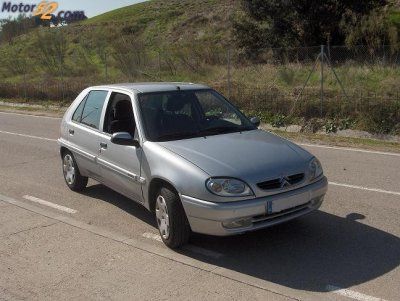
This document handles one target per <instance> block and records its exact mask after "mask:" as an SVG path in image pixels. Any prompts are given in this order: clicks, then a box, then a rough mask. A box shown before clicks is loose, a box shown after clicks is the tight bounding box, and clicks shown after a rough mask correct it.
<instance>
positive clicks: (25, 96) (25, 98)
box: [24, 69, 28, 101]
mask: <svg viewBox="0 0 400 301" xmlns="http://www.w3.org/2000/svg"><path fill="white" fill-rule="evenodd" d="M26 72H27V70H26V69H24V100H25V101H26V100H27V99H28V92H27V87H26V85H27V83H26Z"/></svg>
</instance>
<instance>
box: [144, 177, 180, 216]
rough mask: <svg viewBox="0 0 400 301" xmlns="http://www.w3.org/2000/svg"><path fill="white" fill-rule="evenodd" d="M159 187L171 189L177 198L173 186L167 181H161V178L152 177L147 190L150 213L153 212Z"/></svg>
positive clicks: (176, 191)
mask: <svg viewBox="0 0 400 301" xmlns="http://www.w3.org/2000/svg"><path fill="white" fill-rule="evenodd" d="M161 187H167V188H169V189H171V190H172V191H174V192H175V193H176V194H177V195H178V197H179V192H178V190H177V189H176V188H175V186H174V185H173V184H172V183H171V182H169V181H168V180H166V179H163V178H161V177H154V178H153V179H151V181H150V184H149V190H148V202H149V210H150V211H151V212H154V211H155V204H156V196H157V193H158V191H159V190H160V188H161Z"/></svg>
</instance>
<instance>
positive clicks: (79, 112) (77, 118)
mask: <svg viewBox="0 0 400 301" xmlns="http://www.w3.org/2000/svg"><path fill="white" fill-rule="evenodd" d="M86 98H87V97H85V98H84V99H83V100H82V101H81V103H80V104H79V106H78V107H77V108H76V110H75V113H74V115H72V120H73V121H76V122H81V117H82V112H83V107H84V106H85V102H86Z"/></svg>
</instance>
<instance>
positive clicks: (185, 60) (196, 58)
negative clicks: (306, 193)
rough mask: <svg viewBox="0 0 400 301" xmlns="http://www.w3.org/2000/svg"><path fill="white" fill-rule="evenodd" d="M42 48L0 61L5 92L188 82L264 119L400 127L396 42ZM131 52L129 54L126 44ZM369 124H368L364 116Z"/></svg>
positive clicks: (55, 95) (48, 96) (0, 89)
mask: <svg viewBox="0 0 400 301" xmlns="http://www.w3.org/2000/svg"><path fill="white" fill-rule="evenodd" d="M121 48H122V49H124V51H121V52H119V51H116V50H115V49H113V50H110V49H108V48H106V47H104V48H102V47H93V48H92V45H89V46H87V47H83V48H79V49H75V50H73V51H69V50H64V49H63V48H62V47H59V48H57V47H55V48H54V49H50V50H49V49H38V51H37V53H35V54H34V55H26V54H25V55H22V54H20V53H12V54H9V55H3V56H2V57H1V58H0V63H1V64H0V74H1V78H0V97H1V98H5V99H9V98H14V99H25V100H26V99H27V100H30V101H35V100H51V101H57V102H60V103H62V104H68V103H70V102H71V101H72V100H73V99H74V97H75V96H76V95H77V94H78V93H79V92H80V91H81V90H82V89H83V88H85V87H87V86H91V85H98V84H105V83H116V82H138V81H189V82H200V83H205V84H208V85H210V86H211V87H214V88H216V89H218V90H219V91H221V92H222V93H223V94H225V95H226V96H227V97H228V98H230V99H231V100H232V101H233V102H234V103H235V104H236V105H238V106H239V107H240V108H242V109H244V110H246V111H248V112H252V113H256V114H260V116H261V117H263V116H273V115H282V116H290V117H301V118H320V117H324V118H356V117H357V116H359V115H360V114H363V115H365V116H367V117H368V120H373V119H376V121H374V122H375V123H376V122H378V123H379V122H380V123H381V126H382V127H383V128H385V127H388V128H389V127H390V128H393V127H399V122H400V98H399V90H400V88H399V83H400V69H399V65H400V52H399V51H396V50H393V49H392V48H391V47H390V46H387V47H382V48H381V49H379V50H374V51H370V50H369V49H368V48H367V47H365V46H358V47H352V48H347V47H342V46H339V47H337V46H334V47H327V46H321V47H304V48H292V49H281V48H280V49H267V50H264V51H262V52H259V53H257V54H255V55H254V56H251V58H249V55H244V54H243V53H241V52H239V51H235V50H232V49H223V48H221V47H217V46H213V47H210V46H209V45H208V46H204V45H203V46H201V45H189V46H186V47H181V48H172V47H171V48H162V49H158V50H151V51H150V50H147V49H146V47H144V46H143V45H129V47H126V45H125V46H123V47H121ZM127 48H129V49H130V50H129V51H127V50H126V49H127ZM366 122H370V121H366Z"/></svg>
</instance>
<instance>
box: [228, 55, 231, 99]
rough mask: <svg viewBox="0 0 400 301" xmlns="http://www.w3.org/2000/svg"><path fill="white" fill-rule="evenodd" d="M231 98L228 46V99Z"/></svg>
mask: <svg viewBox="0 0 400 301" xmlns="http://www.w3.org/2000/svg"><path fill="white" fill-rule="evenodd" d="M230 98H231V49H230V48H228V99H230Z"/></svg>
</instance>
